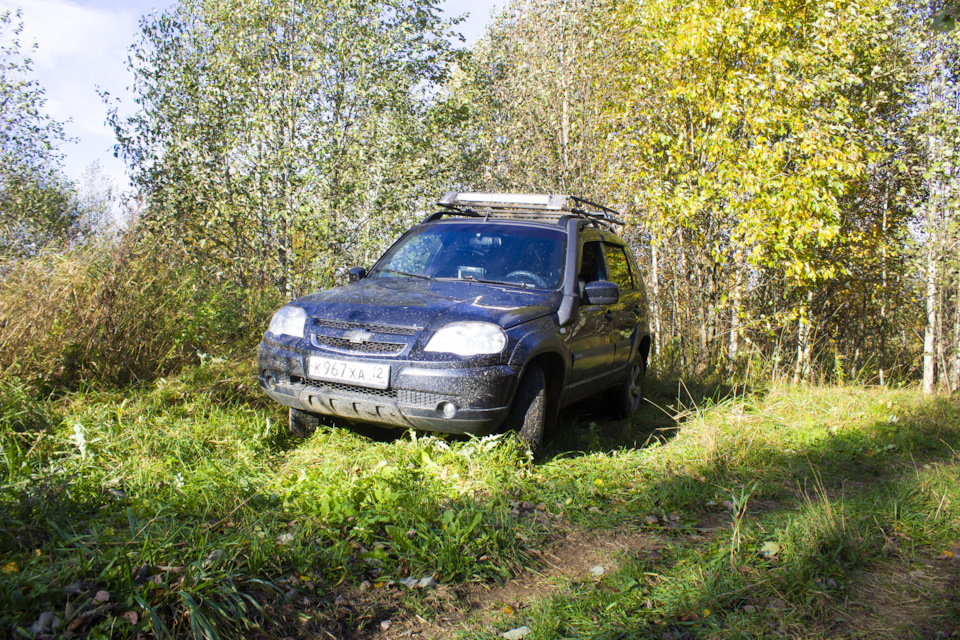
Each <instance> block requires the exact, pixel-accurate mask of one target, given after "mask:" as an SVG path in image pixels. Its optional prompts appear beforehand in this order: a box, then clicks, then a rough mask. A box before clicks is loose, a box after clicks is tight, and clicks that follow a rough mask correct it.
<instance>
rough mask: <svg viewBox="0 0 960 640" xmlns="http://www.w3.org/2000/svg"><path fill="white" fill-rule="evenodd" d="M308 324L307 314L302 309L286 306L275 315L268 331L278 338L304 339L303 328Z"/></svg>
mask: <svg viewBox="0 0 960 640" xmlns="http://www.w3.org/2000/svg"><path fill="white" fill-rule="evenodd" d="M306 323H307V312H306V311H304V310H303V309H301V308H300V307H292V306H286V307H284V308H282V309H280V311H277V312H276V313H275V314H273V320H271V321H270V326H269V327H268V328H267V331H269V332H270V333H272V334H274V335H278V336H283V335H287V336H294V337H297V338H302V337H303V326H304V325H305V324H306Z"/></svg>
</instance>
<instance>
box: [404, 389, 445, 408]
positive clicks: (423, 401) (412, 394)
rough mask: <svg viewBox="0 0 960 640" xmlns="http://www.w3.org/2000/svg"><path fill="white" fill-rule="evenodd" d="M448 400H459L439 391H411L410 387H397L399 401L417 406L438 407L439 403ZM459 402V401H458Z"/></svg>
mask: <svg viewBox="0 0 960 640" xmlns="http://www.w3.org/2000/svg"><path fill="white" fill-rule="evenodd" d="M444 400H447V401H449V402H457V398H451V397H450V396H442V395H440V394H438V393H427V392H426V391H410V390H409V389H397V402H400V403H401V404H410V405H413V406H415V407H430V408H433V407H436V406H437V405H438V404H440V403H441V402H443V401H444ZM458 404H459V403H458Z"/></svg>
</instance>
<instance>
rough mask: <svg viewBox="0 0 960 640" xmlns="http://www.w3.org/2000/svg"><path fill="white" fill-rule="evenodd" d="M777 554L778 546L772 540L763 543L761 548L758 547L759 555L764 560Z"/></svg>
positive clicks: (778, 551)
mask: <svg viewBox="0 0 960 640" xmlns="http://www.w3.org/2000/svg"><path fill="white" fill-rule="evenodd" d="M778 553H780V545H779V544H777V543H776V542H774V541H773V540H767V541H766V542H764V543H763V546H762V547H760V555H762V556H763V557H764V558H772V557H774V556H776V555H777V554H778Z"/></svg>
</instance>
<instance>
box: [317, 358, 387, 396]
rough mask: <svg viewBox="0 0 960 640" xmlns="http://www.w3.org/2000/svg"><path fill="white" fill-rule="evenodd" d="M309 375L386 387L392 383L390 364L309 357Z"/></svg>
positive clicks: (319, 378) (361, 384) (322, 378)
mask: <svg viewBox="0 0 960 640" xmlns="http://www.w3.org/2000/svg"><path fill="white" fill-rule="evenodd" d="M307 375H308V376H310V377H311V378H314V379H316V380H329V381H331V382H345V383H347V384H355V385H358V386H361V387H374V388H376V389H386V388H387V385H388V384H389V383H390V365H388V364H377V363H375V362H346V361H344V360H335V359H333V358H319V357H310V358H307Z"/></svg>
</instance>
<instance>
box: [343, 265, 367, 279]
mask: <svg viewBox="0 0 960 640" xmlns="http://www.w3.org/2000/svg"><path fill="white" fill-rule="evenodd" d="M365 277H367V270H366V269H364V268H363V267H351V268H350V270H349V271H347V280H348V281H349V282H357V281H359V280H363V279H364V278H365Z"/></svg>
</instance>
